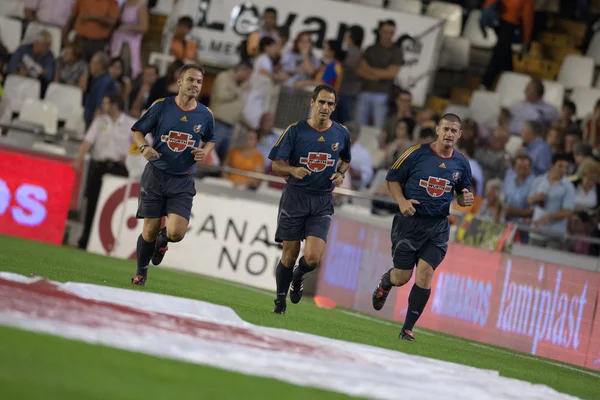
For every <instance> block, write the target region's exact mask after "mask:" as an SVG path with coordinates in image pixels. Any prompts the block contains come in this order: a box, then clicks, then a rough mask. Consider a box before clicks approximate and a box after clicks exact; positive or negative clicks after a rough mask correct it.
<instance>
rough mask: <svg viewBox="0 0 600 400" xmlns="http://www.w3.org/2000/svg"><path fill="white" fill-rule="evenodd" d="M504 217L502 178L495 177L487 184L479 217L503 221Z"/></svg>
mask: <svg viewBox="0 0 600 400" xmlns="http://www.w3.org/2000/svg"><path fill="white" fill-rule="evenodd" d="M502 217H503V216H502V180H501V179H498V178H494V179H491V180H489V181H487V182H486V184H485V197H484V199H483V202H482V203H481V206H480V207H479V210H478V211H477V218H479V219H482V220H486V221H494V222H502Z"/></svg>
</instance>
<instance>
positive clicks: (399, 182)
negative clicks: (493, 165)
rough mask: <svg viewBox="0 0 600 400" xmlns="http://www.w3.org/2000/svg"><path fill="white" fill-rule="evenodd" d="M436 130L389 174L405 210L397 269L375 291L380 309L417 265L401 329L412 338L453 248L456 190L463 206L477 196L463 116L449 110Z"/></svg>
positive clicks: (396, 231)
mask: <svg viewBox="0 0 600 400" xmlns="http://www.w3.org/2000/svg"><path fill="white" fill-rule="evenodd" d="M436 133H437V136H438V138H437V140H436V141H435V142H433V143H429V144H421V145H416V146H412V147H411V148H409V149H408V150H407V151H406V152H405V153H404V154H402V155H401V156H400V158H399V159H398V160H397V161H396V162H395V163H394V165H392V167H391V168H390V170H389V172H388V174H387V181H388V186H389V188H390V191H391V193H392V195H393V196H394V199H395V200H396V201H397V202H398V206H399V207H400V213H398V214H396V215H395V216H394V222H393V224H392V234H391V236H392V259H393V262H394V268H392V269H390V270H389V271H387V272H386V273H385V274H383V276H382V277H381V280H380V282H379V284H378V285H377V288H376V289H375V291H374V292H373V308H375V309H376V310H381V309H382V308H383V305H384V304H385V301H386V299H387V297H388V294H389V291H390V290H391V289H392V287H393V286H402V285H404V284H406V283H407V282H408V281H409V280H410V278H411V276H412V273H413V269H414V267H415V265H416V266H417V269H416V276H415V284H414V285H413V287H412V289H411V291H410V295H409V296H408V312H407V313H406V319H405V321H404V326H403V327H402V329H401V331H400V339H404V340H410V341H414V340H415V337H414V335H413V333H412V330H413V327H414V325H415V323H416V322H417V320H418V319H419V316H420V315H421V314H422V313H423V310H424V309H425V306H426V305H427V300H429V295H430V293H431V280H432V278H433V272H434V271H435V269H436V268H437V267H438V266H439V265H440V263H441V262H442V260H443V259H444V257H445V256H446V251H447V250H448V240H449V233H450V225H449V223H448V215H449V213H450V204H451V203H452V201H453V200H454V193H456V194H457V195H458V198H457V201H458V204H459V205H461V206H463V207H464V206H470V205H472V204H473V200H474V196H473V193H471V167H470V166H469V161H468V160H467V159H466V158H465V156H463V155H462V154H461V153H460V152H458V151H457V150H455V149H454V146H455V145H456V142H457V141H458V139H459V138H460V136H461V134H462V131H461V121H460V118H459V117H458V116H456V115H454V114H446V115H444V116H443V117H442V118H441V120H440V122H439V124H438V125H437V126H436Z"/></svg>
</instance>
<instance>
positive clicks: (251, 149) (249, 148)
mask: <svg viewBox="0 0 600 400" xmlns="http://www.w3.org/2000/svg"><path fill="white" fill-rule="evenodd" d="M257 145H258V134H257V133H256V132H255V131H249V132H248V133H247V134H246V143H245V144H244V146H243V147H240V148H235V149H232V150H231V151H230V152H229V154H227V157H226V158H225V163H224V164H225V165H227V166H228V167H231V168H235V169H241V170H243V171H251V172H265V159H264V157H263V155H262V154H261V153H260V151H259V150H258V149H257V148H256V146H257ZM225 178H227V179H229V180H230V181H232V182H233V185H234V186H236V187H238V186H247V187H248V188H251V189H256V188H257V187H258V185H260V179H256V178H250V177H247V176H243V175H237V174H227V173H226V174H225Z"/></svg>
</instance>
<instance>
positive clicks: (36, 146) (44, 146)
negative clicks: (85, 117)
mask: <svg viewBox="0 0 600 400" xmlns="http://www.w3.org/2000/svg"><path fill="white" fill-rule="evenodd" d="M32 148H33V150H35V151H41V152H44V153H50V154H54V155H57V156H66V155H67V150H66V149H65V148H64V147H62V146H60V145H58V144H52V143H46V142H35V143H33V146H32Z"/></svg>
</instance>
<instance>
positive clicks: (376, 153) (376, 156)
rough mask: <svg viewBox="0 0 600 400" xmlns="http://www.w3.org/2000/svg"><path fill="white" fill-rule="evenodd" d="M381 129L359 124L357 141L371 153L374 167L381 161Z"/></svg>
mask: <svg viewBox="0 0 600 400" xmlns="http://www.w3.org/2000/svg"><path fill="white" fill-rule="evenodd" d="M380 135H381V129H379V128H376V127H374V126H366V125H365V126H361V127H360V134H359V136H358V141H359V142H360V144H362V145H363V146H365V148H366V149H367V150H368V151H369V154H370V155H371V161H372V162H373V166H374V167H378V166H379V165H381V163H382V162H383V156H384V154H383V150H381V149H380V148H379V136H380Z"/></svg>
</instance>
